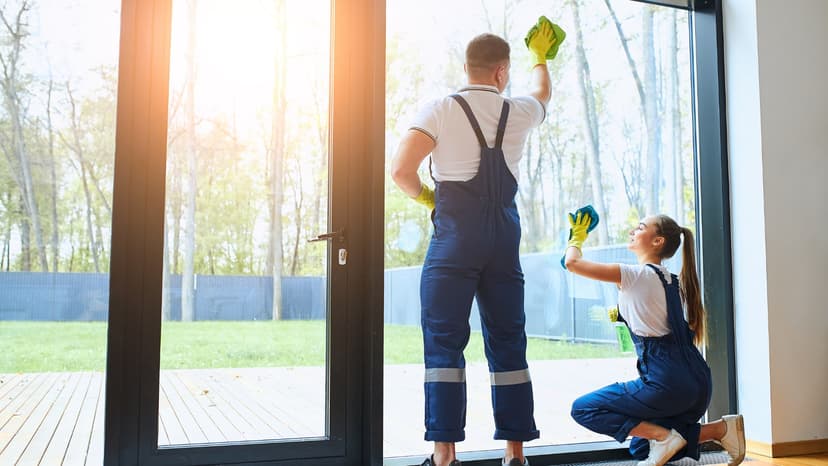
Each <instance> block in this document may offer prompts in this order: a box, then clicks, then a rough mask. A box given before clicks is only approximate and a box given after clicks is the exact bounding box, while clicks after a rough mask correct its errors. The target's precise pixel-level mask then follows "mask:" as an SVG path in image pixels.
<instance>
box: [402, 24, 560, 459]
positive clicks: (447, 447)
mask: <svg viewBox="0 0 828 466" xmlns="http://www.w3.org/2000/svg"><path fill="white" fill-rule="evenodd" d="M556 32H557V38H556ZM563 37H564V35H563V31H561V30H560V28H558V27H557V26H554V25H552V23H550V22H549V20H548V19H546V18H544V17H541V20H540V21H539V23H538V25H537V26H536V27H534V28H533V29H532V31H530V34H529V37H528V38H527V45H528V47H529V50H530V51H531V52H532V56H533V60H534V66H533V68H532V81H533V90H532V92H530V93H529V95H528V96H524V97H516V98H506V97H503V96H502V95H500V93H501V92H503V90H504V89H505V88H506V85H507V84H508V82H509V67H510V59H509V52H510V50H509V44H508V43H507V42H506V41H504V40H503V39H502V38H500V37H498V36H496V35H493V34H482V35H480V36H477V37H475V38H474V39H472V41H471V42H470V43H469V44H468V46H467V48H466V62H465V65H464V70H465V72H466V75H467V78H468V86H466V87H464V88H463V89H460V90H459V91H458V92H457V94H454V95H451V96H448V97H445V98H443V99H440V100H437V101H435V102H433V103H432V104H431V105H429V106H427V107H426V108H425V109H423V110H422V111H421V112H420V113H419V114H418V116H417V117H416V118H415V120H414V124H413V125H412V127H411V128H410V130H409V131H408V132H407V133H406V135H405V136H404V137H403V139H402V141H401V142H400V146H399V148H398V150H397V153H396V155H395V157H394V160H393V163H392V171H391V176H392V178H393V179H394V182H395V183H396V184H397V185H398V186H399V187H400V189H402V190H403V192H405V193H406V194H408V195H409V196H410V197H412V198H413V199H414V200H415V201H417V202H420V203H421V204H423V205H426V206H427V207H429V208H430V209H433V211H432V221H433V223H434V234H433V236H432V238H431V242H430V244H429V248H428V252H427V254H426V258H425V263H424V264H423V272H422V278H421V282H420V300H421V306H422V308H421V312H422V315H421V319H422V326H423V343H424V353H425V367H426V374H425V426H426V434H425V439H426V440H428V441H433V442H434V454H433V455H432V456H431V457H430V458H428V459H426V460H425V462H424V463H423V466H458V465H459V464H460V462H459V461H457V459H456V455H455V442H458V441H462V440H464V438H465V431H464V428H465V421H466V384H465V359H464V357H463V350H464V348H465V347H466V344H467V343H468V339H469V333H470V328H469V314H470V312H471V305H472V299H473V298H474V297H475V296H476V297H477V303H478V307H479V309H480V317H481V325H482V328H483V337H484V340H485V347H486V357H487V359H488V361H489V370H490V373H491V383H492V405H493V410H494V417H495V425H496V430H495V434H494V438H495V439H500V440H506V449H505V455H504V459H503V464H506V465H509V466H520V465H524V464H528V461H526V459H525V457H524V455H523V442H525V441H529V440H533V439H536V438H538V436H539V435H540V434H539V432H538V430H537V428H536V427H535V421H534V417H533V409H534V408H533V399H532V384H531V381H530V378H529V370H528V366H527V363H526V333H525V321H526V318H525V314H524V309H523V286H524V282H523V272H522V271H521V267H520V261H519V257H518V248H519V242H520V219H519V216H518V212H517V205H516V203H515V195H516V193H517V179H518V163H519V161H520V158H521V155H522V152H523V147H524V144H525V142H526V138H527V136H528V135H529V132H530V130H531V129H532V128H534V127H536V126H538V125H539V124H540V123H541V122H542V121H543V119H544V117H545V115H546V105H547V103H548V102H549V98H550V83H549V70H548V68H547V66H546V57H547V54H551V55H552V56H554V52H556V51H557V46H558V45H560V41H562V40H563ZM428 154H431V161H432V166H431V168H432V176H433V178H434V181H435V185H436V188H435V191H432V190H431V189H430V188H428V187H427V186H425V185H423V184H422V183H421V181H420V178H419V175H418V174H417V170H418V168H419V166H420V164H421V163H422V161H423V160H424V159H425V157H426V156H428Z"/></svg>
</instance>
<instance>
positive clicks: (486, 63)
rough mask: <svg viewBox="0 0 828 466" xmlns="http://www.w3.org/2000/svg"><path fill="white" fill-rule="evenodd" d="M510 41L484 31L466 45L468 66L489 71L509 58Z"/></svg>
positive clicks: (476, 69)
mask: <svg viewBox="0 0 828 466" xmlns="http://www.w3.org/2000/svg"><path fill="white" fill-rule="evenodd" d="M509 52H510V49H509V43H508V42H506V41H505V40H503V39H502V38H501V37H499V36H496V35H494V34H489V33H484V34H480V35H479V36H477V37H475V38H474V39H472V40H471V42H469V45H467V46H466V67H467V68H470V71H489V70H492V69H494V68H495V67H496V66H498V65H500V64H502V63H503V62H504V61H508V60H509Z"/></svg>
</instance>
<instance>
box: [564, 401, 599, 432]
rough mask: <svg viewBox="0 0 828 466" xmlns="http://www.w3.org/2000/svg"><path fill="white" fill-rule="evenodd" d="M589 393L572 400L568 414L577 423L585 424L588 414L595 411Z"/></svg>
mask: <svg viewBox="0 0 828 466" xmlns="http://www.w3.org/2000/svg"><path fill="white" fill-rule="evenodd" d="M590 395H591V394H587V395H583V396H581V397H579V398H577V399H576V400H575V401H573V402H572V409H571V410H570V412H569V415H570V416H572V419H574V420H575V422H577V423H578V424H580V425H582V426H585V425H586V424H587V420H588V418H589V414H590V413H591V412H593V411H595V408H594V406H592V403H590Z"/></svg>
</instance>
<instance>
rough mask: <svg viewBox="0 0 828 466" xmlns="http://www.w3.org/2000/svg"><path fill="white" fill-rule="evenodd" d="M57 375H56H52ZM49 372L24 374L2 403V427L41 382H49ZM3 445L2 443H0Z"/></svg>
mask: <svg viewBox="0 0 828 466" xmlns="http://www.w3.org/2000/svg"><path fill="white" fill-rule="evenodd" d="M52 377H56V376H52ZM49 378H50V375H49V373H37V374H24V376H23V377H22V378H21V379H19V380H18V382H17V383H16V384H15V386H14V387H12V389H11V390H10V391H9V393H8V394H7V398H6V399H5V400H3V401H4V402H3V404H2V405H0V429H3V426H4V425H5V424H6V423H7V422H8V421H9V419H10V418H11V416H12V415H13V414H14V413H15V412H16V411H17V410H18V409H19V408H20V404H21V403H23V401H24V398H25V397H28V396H30V395H31V394H32V393H34V392H35V391H36V390H37V388H38V387H39V386H40V384H43V383H47V381H48V379H49ZM0 445H2V443H0Z"/></svg>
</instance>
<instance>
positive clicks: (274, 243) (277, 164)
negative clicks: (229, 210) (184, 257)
mask: <svg viewBox="0 0 828 466" xmlns="http://www.w3.org/2000/svg"><path fill="white" fill-rule="evenodd" d="M275 7H276V8H275V12H274V20H275V22H276V27H275V34H276V35H275V37H274V39H275V42H276V53H275V56H274V57H273V66H274V71H275V74H274V79H273V96H272V98H273V101H272V102H273V106H272V111H273V113H272V115H271V133H270V146H269V147H268V149H269V150H268V160H269V161H270V163H271V170H270V177H269V188H270V190H269V191H270V239H269V241H268V258H269V260H268V262H269V268H270V275H271V276H272V277H273V306H272V308H271V318H272V319H273V320H280V319H281V318H282V261H283V258H284V255H283V252H282V203H283V199H284V159H285V109H286V107H287V105H286V102H285V87H286V82H285V81H286V65H287V64H286V58H287V52H286V46H287V44H286V23H285V2H284V0H275Z"/></svg>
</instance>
